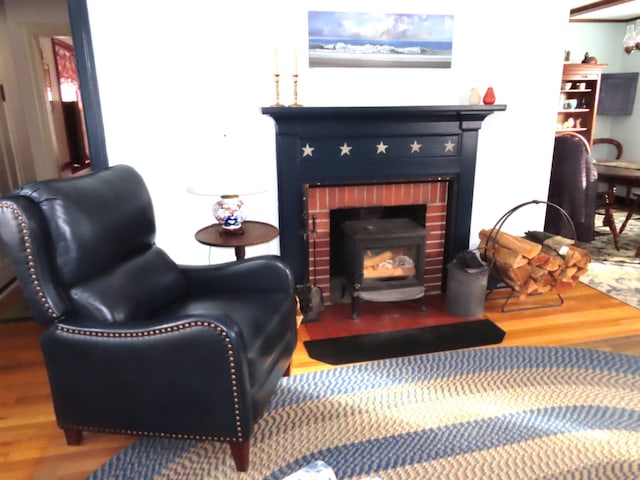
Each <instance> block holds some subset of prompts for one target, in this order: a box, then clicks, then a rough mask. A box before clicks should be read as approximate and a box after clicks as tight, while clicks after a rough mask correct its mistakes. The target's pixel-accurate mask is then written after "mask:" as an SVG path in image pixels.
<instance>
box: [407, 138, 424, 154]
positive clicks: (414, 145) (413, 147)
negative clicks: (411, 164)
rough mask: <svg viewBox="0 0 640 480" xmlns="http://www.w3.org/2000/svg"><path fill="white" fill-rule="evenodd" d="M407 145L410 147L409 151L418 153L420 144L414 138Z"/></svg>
mask: <svg viewBox="0 0 640 480" xmlns="http://www.w3.org/2000/svg"><path fill="white" fill-rule="evenodd" d="M409 146H410V147H411V153H416V152H417V153H420V149H421V148H422V144H421V143H418V141H417V140H414V141H413V143H412V144H411V145H409Z"/></svg>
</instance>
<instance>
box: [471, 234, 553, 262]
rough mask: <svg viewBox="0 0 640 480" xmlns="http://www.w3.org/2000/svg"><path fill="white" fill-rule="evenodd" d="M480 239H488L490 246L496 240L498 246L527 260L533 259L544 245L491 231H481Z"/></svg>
mask: <svg viewBox="0 0 640 480" xmlns="http://www.w3.org/2000/svg"><path fill="white" fill-rule="evenodd" d="M480 238H481V239H487V242H488V244H491V243H492V242H493V241H494V239H495V242H496V243H497V244H498V245H501V246H503V247H505V248H509V249H511V250H513V251H515V252H518V253H519V254H520V255H522V256H523V257H526V258H533V257H534V256H536V255H537V254H538V253H540V250H541V249H542V245H540V244H539V243H536V242H532V241H531V240H527V239H526V238H522V237H516V236H513V235H511V234H509V233H505V232H496V231H493V232H492V231H491V230H487V229H484V230H481V231H480Z"/></svg>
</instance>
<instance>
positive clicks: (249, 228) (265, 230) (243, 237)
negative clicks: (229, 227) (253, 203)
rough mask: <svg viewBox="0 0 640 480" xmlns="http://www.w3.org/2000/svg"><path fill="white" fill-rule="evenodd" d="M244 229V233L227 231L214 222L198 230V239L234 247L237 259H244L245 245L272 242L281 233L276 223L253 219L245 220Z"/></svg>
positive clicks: (219, 245)
mask: <svg viewBox="0 0 640 480" xmlns="http://www.w3.org/2000/svg"><path fill="white" fill-rule="evenodd" d="M242 229H243V230H244V233H239V234H238V233H227V232H225V231H224V230H223V229H222V225H221V224H219V223H214V224H213V225H209V226H208V227H204V228H201V229H200V230H198V231H197V232H196V240H197V241H198V242H200V243H202V244H204V245H208V246H210V247H233V248H235V251H236V259H237V260H242V259H243V258H245V254H246V251H245V247H248V246H251V245H259V244H261V243H266V242H270V241H271V240H273V239H274V238H276V237H277V236H278V235H279V234H280V230H278V228H277V227H275V226H274V225H271V224H269V223H264V222H254V221H252V220H245V221H244V222H243V223H242Z"/></svg>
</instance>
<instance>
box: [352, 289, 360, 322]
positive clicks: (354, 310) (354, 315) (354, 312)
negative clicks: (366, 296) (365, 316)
mask: <svg viewBox="0 0 640 480" xmlns="http://www.w3.org/2000/svg"><path fill="white" fill-rule="evenodd" d="M358 301H359V300H358V297H354V296H353V295H352V296H351V320H355V319H357V318H358Z"/></svg>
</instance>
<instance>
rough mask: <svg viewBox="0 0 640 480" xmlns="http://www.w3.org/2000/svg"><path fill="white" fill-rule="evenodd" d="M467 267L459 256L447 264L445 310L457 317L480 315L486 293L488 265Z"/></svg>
mask: <svg viewBox="0 0 640 480" xmlns="http://www.w3.org/2000/svg"><path fill="white" fill-rule="evenodd" d="M483 265H484V266H482V267H469V266H468V264H466V263H465V262H463V261H462V260H461V259H460V258H457V257H456V258H454V259H453V260H452V261H451V262H449V263H448V264H447V293H446V297H445V305H446V309H447V312H449V313H450V314H451V315H455V316H457V317H465V318H471V317H481V316H482V315H483V314H484V302H485V298H486V295H487V283H488V279H489V270H490V268H489V266H488V265H486V264H484V263H483Z"/></svg>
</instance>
